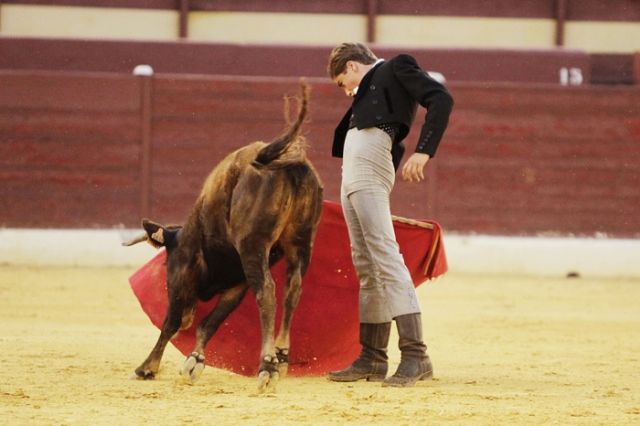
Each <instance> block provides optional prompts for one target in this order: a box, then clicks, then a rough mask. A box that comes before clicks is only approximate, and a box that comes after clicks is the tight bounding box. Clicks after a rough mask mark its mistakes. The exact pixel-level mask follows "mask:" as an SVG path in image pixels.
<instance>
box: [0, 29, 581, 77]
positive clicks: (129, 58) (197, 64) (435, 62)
mask: <svg viewBox="0 0 640 426" xmlns="http://www.w3.org/2000/svg"><path fill="white" fill-rule="evenodd" d="M331 48H332V46H297V45H288V46H287V45H255V44H212V43H193V42H189V43H185V42H151V41H147V42H141V41H135V42H132V41H107V40H66V39H32V38H0V69H14V70H20V69H22V70H59V71H106V72H119V73H129V72H131V71H132V70H133V68H134V67H135V66H136V65H138V64H149V65H151V66H152V67H153V68H154V70H156V71H157V72H160V73H188V74H209V75H236V76H243V75H244V76H280V77H285V76H290V77H297V76H307V77H326V71H325V70H326V64H327V57H328V55H329V52H330V51H331ZM375 52H376V54H377V55H378V56H380V57H383V58H389V57H392V56H394V55H396V54H398V53H405V52H406V53H410V54H412V55H414V56H415V57H416V59H417V60H418V62H419V63H420V64H421V65H422V66H423V67H424V68H425V69H427V70H431V71H437V72H440V73H442V74H444V75H445V77H446V78H447V80H448V81H477V82H529V83H552V84H553V83H556V84H559V83H560V82H561V70H562V69H565V70H567V71H568V70H579V71H580V78H581V82H582V83H584V84H586V83H589V82H590V79H591V75H590V71H591V62H590V57H589V55H587V54H586V53H584V52H579V51H567V50H562V51H555V50H526V51H522V50H508V49H485V50H480V49H417V48H389V47H386V48H385V47H377V48H376V49H375Z"/></svg>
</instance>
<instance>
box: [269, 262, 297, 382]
mask: <svg viewBox="0 0 640 426" xmlns="http://www.w3.org/2000/svg"><path fill="white" fill-rule="evenodd" d="M301 283H302V265H301V262H300V261H299V259H298V258H297V257H296V258H295V259H294V260H291V259H289V266H288V269H287V285H286V288H285V297H284V312H283V315H282V322H281V323H280V331H279V332H278V337H277V338H276V343H275V345H276V356H277V357H278V371H279V373H280V376H281V377H284V376H286V375H287V372H288V369H289V347H290V341H289V339H290V333H291V320H292V318H293V312H294V311H295V309H296V306H297V305H298V301H299V300H300V294H301V293H302V286H301Z"/></svg>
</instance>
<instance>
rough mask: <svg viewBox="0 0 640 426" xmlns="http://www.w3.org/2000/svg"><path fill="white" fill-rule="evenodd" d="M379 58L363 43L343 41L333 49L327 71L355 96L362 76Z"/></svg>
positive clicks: (346, 90) (337, 82) (349, 93)
mask: <svg viewBox="0 0 640 426" xmlns="http://www.w3.org/2000/svg"><path fill="white" fill-rule="evenodd" d="M377 60H378V58H377V57H376V55H374V54H373V52H372V51H371V50H369V48H368V47H367V46H365V45H363V44H361V43H342V44H341V45H339V46H337V47H335V48H334V49H333V50H332V51H331V54H330V55H329V65H328V66H327V72H328V73H329V77H331V80H333V81H334V82H336V84H338V87H341V88H342V89H344V91H345V93H346V94H347V96H353V95H354V94H355V89H356V88H357V87H358V85H359V84H360V81H361V80H362V77H364V75H365V74H366V73H367V71H369V69H371V67H372V66H373V64H375V62H376V61H377Z"/></svg>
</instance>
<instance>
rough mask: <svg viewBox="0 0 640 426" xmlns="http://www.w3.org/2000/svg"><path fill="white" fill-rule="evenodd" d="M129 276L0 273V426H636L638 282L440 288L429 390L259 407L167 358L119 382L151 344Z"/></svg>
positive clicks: (429, 299) (472, 280) (331, 392)
mask: <svg viewBox="0 0 640 426" xmlns="http://www.w3.org/2000/svg"><path fill="white" fill-rule="evenodd" d="M132 272H133V270H132V269H129V268H118V269H98V268H51V267H46V268H45V267H9V266H2V267H0V321H1V324H2V333H1V334H0V422H1V423H2V424H11V425H16V424H17V425H20V424H29V425H32V424H56V425H64V424H108V425H120V424H127V425H128V424H155V425H175V424H193V425H199V424H202V425H204V424H212V422H213V423H215V424H223V425H227V424H284V425H286V424H301V423H311V424H398V425H402V424H406V425H415V424H433V423H436V424H441V423H453V424H519V425H521V424H549V423H556V424H607V425H610V424H616V425H620V424H640V380H639V379H640V376H639V372H640V335H639V334H638V332H639V330H640V309H638V300H640V281H638V280H595V279H584V278H581V279H580V278H579V279H549V278H547V279H537V278H530V277H497V276H491V277H487V276H483V277H479V276H465V275H455V274H449V275H447V276H445V277H444V278H441V279H440V280H438V281H437V282H435V283H431V284H427V285H423V286H421V287H420V288H419V290H418V292H419V295H420V298H421V300H422V306H423V311H424V314H423V322H424V330H425V337H426V342H427V344H428V346H429V353H430V355H431V357H432V359H433V363H434V367H435V376H436V378H435V380H433V381H429V382H420V383H418V384H417V385H416V386H415V387H413V388H408V389H394V388H382V387H381V386H380V384H379V383H367V382H358V383H332V382H329V381H327V380H326V379H325V378H323V377H305V378H296V377H289V378H286V379H283V380H281V381H280V383H279V385H278V390H277V393H276V394H267V395H259V394H257V393H256V379H255V378H251V377H243V376H238V375H235V374H232V373H229V372H226V371H223V370H218V369H214V368H207V369H205V371H204V373H203V375H202V377H201V379H200V380H199V381H198V382H196V383H195V384H194V385H189V384H186V383H184V382H183V381H182V379H181V378H180V377H179V375H178V369H179V368H180V366H181V365H182V362H183V356H182V355H181V354H180V353H179V352H178V351H177V350H176V349H175V348H173V347H172V346H171V345H170V346H169V347H168V348H167V351H166V354H165V357H164V359H163V364H162V368H161V370H160V373H159V375H158V377H157V379H156V380H155V381H146V382H145V381H137V380H130V379H129V377H130V375H131V374H132V372H133V370H134V368H135V367H136V366H137V365H138V364H139V363H140V362H141V361H142V360H143V359H144V357H146V355H147V354H148V351H149V350H150V349H151V347H152V345H153V344H154V343H155V340H156V338H157V334H158V331H157V330H156V329H155V327H154V326H152V325H151V323H150V322H149V320H148V319H147V318H146V316H145V315H144V313H143V312H142V310H141V309H140V307H139V305H138V302H137V300H136V299H135V297H134V296H133V293H132V292H131V290H130V288H129V285H128V282H127V278H128V277H129V275H130V274H131V273H132ZM302 297H304V293H303V296H302ZM328 303H330V301H328ZM354 308H355V307H354ZM318 320H319V321H321V320H322V319H321V318H319V319H318ZM294 327H295V322H294ZM391 342H392V345H391V346H392V347H391V348H390V357H391V360H392V365H391V370H392V371H393V370H394V369H395V366H396V365H397V362H398V359H399V352H398V350H397V349H396V348H395V345H396V342H397V337H396V335H395V334H394V335H392V337H391ZM292 350H295V348H293V349H292ZM346 361H347V360H345V363H346Z"/></svg>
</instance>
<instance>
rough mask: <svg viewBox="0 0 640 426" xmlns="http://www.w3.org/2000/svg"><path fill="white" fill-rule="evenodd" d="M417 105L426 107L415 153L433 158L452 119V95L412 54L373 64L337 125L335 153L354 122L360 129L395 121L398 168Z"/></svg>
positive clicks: (394, 154)
mask: <svg viewBox="0 0 640 426" xmlns="http://www.w3.org/2000/svg"><path fill="white" fill-rule="evenodd" d="M417 104H420V105H422V106H423V107H425V108H426V109H427V114H426V116H425V121H424V124H423V126H422V130H421V132H420V137H419V139H418V144H417V147H416V152H421V153H426V154H429V156H430V157H433V156H434V155H435V153H436V150H437V149H438V144H439V143H440V139H442V135H443V133H444V131H445V129H446V128H447V124H448V122H449V114H450V113H451V109H452V108H453V98H452V97H451V95H450V94H449V92H448V91H447V89H446V88H445V87H444V86H443V85H442V84H440V83H438V82H437V81H435V80H434V79H433V78H431V77H429V75H428V74H427V73H426V72H424V71H423V70H422V69H420V67H419V66H418V63H417V62H416V60H415V59H414V58H413V57H411V56H409V55H398V56H396V57H394V58H393V59H390V60H388V61H385V62H381V63H379V64H377V65H376V66H374V67H373V68H372V69H371V70H369V72H367V74H366V75H365V76H364V77H363V78H362V81H361V82H360V85H359V86H358V91H357V94H356V96H355V97H354V99H353V103H352V105H351V108H350V109H349V110H348V111H347V113H346V114H345V116H344V117H343V118H342V120H341V121H340V124H338V127H336V130H335V133H334V139H333V148H332V155H333V156H334V157H342V153H343V149H344V140H345V137H346V135H347V132H348V130H349V122H350V121H351V119H352V118H351V116H352V115H353V123H354V124H355V126H356V127H357V128H358V129H366V128H369V127H375V126H378V125H380V124H383V123H396V124H398V125H399V126H400V129H399V132H398V133H397V135H396V138H395V140H394V141H393V142H394V143H393V147H392V149H391V154H392V157H393V165H394V167H395V169H396V170H398V166H399V165H400V160H401V159H402V155H403V154H404V145H403V144H402V140H403V139H404V138H405V137H406V136H407V134H408V133H409V130H410V129H411V124H412V123H413V121H414V119H415V115H416V109H417Z"/></svg>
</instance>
